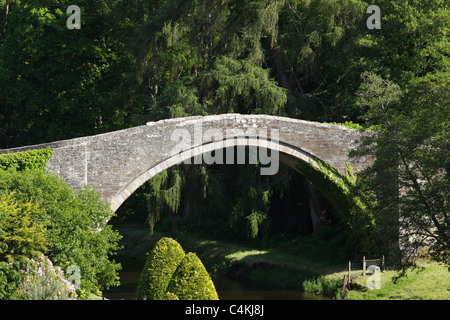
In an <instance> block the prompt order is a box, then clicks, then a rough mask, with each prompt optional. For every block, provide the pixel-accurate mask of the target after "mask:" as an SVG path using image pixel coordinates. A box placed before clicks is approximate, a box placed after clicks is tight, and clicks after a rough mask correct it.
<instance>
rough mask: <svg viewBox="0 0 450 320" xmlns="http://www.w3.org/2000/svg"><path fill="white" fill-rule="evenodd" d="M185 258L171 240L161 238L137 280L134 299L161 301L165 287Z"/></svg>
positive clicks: (179, 247)
mask: <svg viewBox="0 0 450 320" xmlns="http://www.w3.org/2000/svg"><path fill="white" fill-rule="evenodd" d="M184 256H185V253H184V250H183V248H182V247H181V245H180V244H179V243H178V242H176V241H175V240H173V239H171V238H167V237H164V238H161V239H160V240H159V241H158V242H157V243H156V244H155V247H154V248H153V250H152V251H151V252H150V254H149V256H148V258H147V261H146V263H145V266H144V269H143V270H142V273H141V276H140V278H139V283H138V287H137V291H136V299H137V300H143V299H144V298H146V299H147V300H162V299H164V297H165V294H166V292H167V290H166V289H167V285H168V284H169V281H170V279H171V278H172V275H173V273H174V272H175V270H176V269H177V267H178V265H179V264H180V262H181V260H183V258H184Z"/></svg>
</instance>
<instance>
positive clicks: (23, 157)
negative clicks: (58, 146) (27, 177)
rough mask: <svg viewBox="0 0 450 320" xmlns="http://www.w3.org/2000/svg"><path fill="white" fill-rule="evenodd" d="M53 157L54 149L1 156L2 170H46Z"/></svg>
mask: <svg viewBox="0 0 450 320" xmlns="http://www.w3.org/2000/svg"><path fill="white" fill-rule="evenodd" d="M52 155H53V150H52V149H39V150H30V151H24V152H16V153H6V154H0V170H11V169H13V170H17V171H23V170H25V169H45V167H46V166H47V162H48V160H50V158H51V157H52Z"/></svg>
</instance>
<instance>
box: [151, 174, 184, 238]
mask: <svg viewBox="0 0 450 320" xmlns="http://www.w3.org/2000/svg"><path fill="white" fill-rule="evenodd" d="M148 184H149V187H150V192H149V193H146V194H145V195H144V196H145V199H146V201H147V208H148V218H147V221H148V224H149V226H150V231H151V232H152V233H153V230H154V227H155V223H156V222H158V221H159V219H160V217H161V213H168V214H170V215H171V216H172V221H173V229H174V231H176V230H177V214H178V211H179V208H180V203H181V190H182V187H183V179H182V176H181V174H180V171H179V169H178V170H177V168H175V169H173V170H165V171H163V172H161V173H160V174H158V175H156V176H155V177H153V178H152V179H150V180H149V182H148Z"/></svg>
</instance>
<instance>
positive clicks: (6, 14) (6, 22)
mask: <svg viewBox="0 0 450 320" xmlns="http://www.w3.org/2000/svg"><path fill="white" fill-rule="evenodd" d="M8 14H9V0H6V4H5V23H4V24H3V34H4V35H6V27H7V26H8Z"/></svg>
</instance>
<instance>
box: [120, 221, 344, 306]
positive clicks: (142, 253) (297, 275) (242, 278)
mask: <svg viewBox="0 0 450 320" xmlns="http://www.w3.org/2000/svg"><path fill="white" fill-rule="evenodd" d="M117 228H118V230H119V232H120V234H122V235H123V241H122V245H123V246H124V248H123V249H122V250H121V251H120V253H119V255H118V257H116V258H117V259H116V260H119V261H127V262H126V264H128V265H124V268H126V269H128V270H129V268H130V264H132V265H133V266H136V265H137V266H139V265H142V266H143V264H144V263H145V259H146V257H147V253H148V252H149V251H150V250H151V249H152V247H153V245H154V244H155V243H156V242H157V241H158V240H159V239H160V238H161V237H162V236H163V234H160V233H157V232H155V233H154V234H153V235H151V234H150V233H149V231H148V229H143V228H142V226H139V225H133V224H123V225H120V226H118V227H117ZM175 238H176V240H177V241H178V242H179V243H180V244H181V245H182V246H183V248H184V249H185V250H186V251H190V252H195V253H196V254H197V255H198V256H199V258H200V259H201V260H202V262H203V264H204V265H205V267H206V269H207V270H208V272H210V273H211V274H213V275H214V276H216V277H218V278H220V279H222V280H223V279H225V278H227V279H229V280H231V281H233V280H236V281H239V282H241V283H243V284H244V286H245V283H253V284H252V286H253V287H254V284H255V283H260V284H261V285H262V286H261V288H262V287H263V286H264V284H265V286H266V287H267V288H272V289H277V290H279V292H281V291H284V292H290V293H289V294H290V295H291V296H292V297H294V296H297V294H292V293H293V292H298V293H299V295H304V296H302V298H308V299H317V298H321V297H319V296H317V295H316V294H315V293H313V294H309V293H306V294H305V293H304V290H303V282H304V281H305V280H306V279H311V278H315V277H318V276H319V275H320V274H323V273H325V274H328V273H332V272H337V271H339V270H342V266H339V265H333V264H330V263H324V262H323V261H315V260H312V259H309V258H306V257H302V256H299V255H293V254H289V253H286V252H283V251H278V250H273V249H257V248H255V247H249V246H247V245H240V244H235V243H230V242H225V241H215V240H205V239H204V238H201V237H197V236H192V235H185V234H181V235H178V236H177V237H175ZM123 264H124V263H123ZM261 290H263V289H261Z"/></svg>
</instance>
